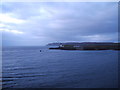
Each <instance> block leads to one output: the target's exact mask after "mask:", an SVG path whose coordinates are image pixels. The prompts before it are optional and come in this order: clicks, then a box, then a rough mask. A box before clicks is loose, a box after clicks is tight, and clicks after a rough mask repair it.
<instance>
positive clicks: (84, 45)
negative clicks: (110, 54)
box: [47, 42, 120, 50]
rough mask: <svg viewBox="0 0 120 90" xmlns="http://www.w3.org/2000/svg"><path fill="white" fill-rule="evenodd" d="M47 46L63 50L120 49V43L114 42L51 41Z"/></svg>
mask: <svg viewBox="0 0 120 90" xmlns="http://www.w3.org/2000/svg"><path fill="white" fill-rule="evenodd" d="M47 46H53V47H51V48H49V49H61V50H120V43H113V42H66V43H49V44H47ZM54 46H58V47H54Z"/></svg>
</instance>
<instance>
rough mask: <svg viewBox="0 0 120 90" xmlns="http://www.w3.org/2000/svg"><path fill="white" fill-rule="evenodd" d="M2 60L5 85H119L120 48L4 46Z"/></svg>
mask: <svg viewBox="0 0 120 90" xmlns="http://www.w3.org/2000/svg"><path fill="white" fill-rule="evenodd" d="M40 50H42V52H40ZM2 60H3V88H117V87H118V51H114V50H102V51H74V50H73V51H72V50H70V51H67V50H49V49H48V47H3V50H2Z"/></svg>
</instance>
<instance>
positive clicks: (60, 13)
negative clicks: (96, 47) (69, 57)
mask: <svg viewBox="0 0 120 90" xmlns="http://www.w3.org/2000/svg"><path fill="white" fill-rule="evenodd" d="M0 20H1V21H2V23H0V32H2V41H3V46H7V45H10V46H17V45H19V46H21V45H22V46H32V45H35V46H39V45H46V44H48V43H51V42H72V41H74V42H89V41H90V42H106V41H107V42H117V41H118V3H117V2H116V3H115V2H86V3H85V2H9V3H8V2H4V3H2V13H0Z"/></svg>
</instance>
